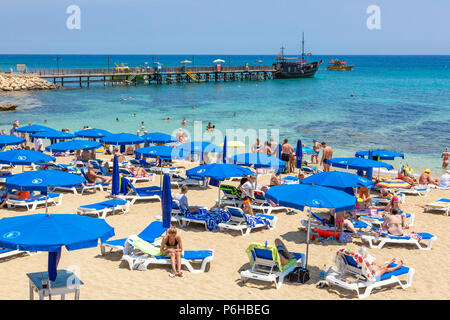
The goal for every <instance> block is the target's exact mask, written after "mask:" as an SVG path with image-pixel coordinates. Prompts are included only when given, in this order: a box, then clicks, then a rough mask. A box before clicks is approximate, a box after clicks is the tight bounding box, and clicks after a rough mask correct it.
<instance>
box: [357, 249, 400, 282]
mask: <svg viewBox="0 0 450 320" xmlns="http://www.w3.org/2000/svg"><path fill="white" fill-rule="evenodd" d="M358 253H359V254H360V255H361V256H362V257H363V258H364V259H367V258H368V257H369V252H368V250H367V248H366V247H364V246H362V247H361V248H360V249H359V250H358ZM395 261H396V259H395V258H393V259H392V260H391V261H390V262H386V263H385V264H382V265H377V264H376V263H375V261H372V263H370V265H369V270H370V271H371V272H372V274H373V275H374V277H375V279H376V280H377V281H380V279H381V276H382V275H384V274H385V273H389V272H393V271H395V270H397V269H400V268H401V267H402V265H403V260H400V262H399V264H398V265H396V266H395V267H394V266H392V264H393V263H395Z"/></svg>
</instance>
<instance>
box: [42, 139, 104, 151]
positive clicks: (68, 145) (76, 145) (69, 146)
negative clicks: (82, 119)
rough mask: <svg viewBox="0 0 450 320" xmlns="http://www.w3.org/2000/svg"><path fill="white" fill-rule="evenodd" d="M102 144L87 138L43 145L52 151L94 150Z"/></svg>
mask: <svg viewBox="0 0 450 320" xmlns="http://www.w3.org/2000/svg"><path fill="white" fill-rule="evenodd" d="M101 146H102V144H101V143H100V142H97V141H88V140H69V141H64V142H58V143H54V144H51V145H49V146H48V147H45V150H47V151H52V152H66V151H76V150H95V149H98V148H100V147H101Z"/></svg>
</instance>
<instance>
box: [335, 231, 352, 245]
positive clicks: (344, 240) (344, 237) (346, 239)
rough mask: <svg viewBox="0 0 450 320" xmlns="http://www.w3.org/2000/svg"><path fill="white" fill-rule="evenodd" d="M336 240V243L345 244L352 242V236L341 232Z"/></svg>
mask: <svg viewBox="0 0 450 320" xmlns="http://www.w3.org/2000/svg"><path fill="white" fill-rule="evenodd" d="M338 239H339V240H338V242H341V243H347V242H352V241H353V238H352V234H351V233H350V232H344V231H343V230H342V232H340V234H339V238H338Z"/></svg>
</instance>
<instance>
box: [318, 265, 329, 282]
mask: <svg viewBox="0 0 450 320" xmlns="http://www.w3.org/2000/svg"><path fill="white" fill-rule="evenodd" d="M326 268H327V265H326V264H324V265H323V268H322V270H320V276H319V280H325V269H326Z"/></svg>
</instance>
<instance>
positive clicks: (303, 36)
mask: <svg viewBox="0 0 450 320" xmlns="http://www.w3.org/2000/svg"><path fill="white" fill-rule="evenodd" d="M303 60H305V33H304V32H302V63H303Z"/></svg>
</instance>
